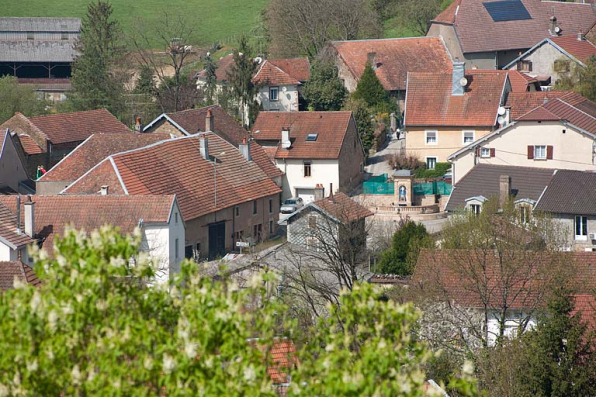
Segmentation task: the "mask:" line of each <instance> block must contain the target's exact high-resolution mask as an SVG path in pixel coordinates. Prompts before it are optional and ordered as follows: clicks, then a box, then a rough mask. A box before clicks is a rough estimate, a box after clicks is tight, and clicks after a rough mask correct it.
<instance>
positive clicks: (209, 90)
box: [203, 55, 217, 105]
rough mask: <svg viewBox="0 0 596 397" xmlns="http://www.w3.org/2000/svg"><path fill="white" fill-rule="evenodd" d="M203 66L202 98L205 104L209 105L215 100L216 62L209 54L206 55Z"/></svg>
mask: <svg viewBox="0 0 596 397" xmlns="http://www.w3.org/2000/svg"><path fill="white" fill-rule="evenodd" d="M203 66H204V69H205V88H204V91H205V98H204V99H203V100H204V101H205V104H206V105H211V104H213V101H214V100H215V95H216V91H217V76H216V75H215V70H216V69H217V63H216V62H215V61H214V60H213V58H212V57H211V55H207V56H206V57H205V62H204V65H203Z"/></svg>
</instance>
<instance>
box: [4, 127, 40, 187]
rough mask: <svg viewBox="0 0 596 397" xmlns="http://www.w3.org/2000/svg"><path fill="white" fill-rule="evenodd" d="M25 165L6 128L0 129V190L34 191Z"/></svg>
mask: <svg viewBox="0 0 596 397" xmlns="http://www.w3.org/2000/svg"><path fill="white" fill-rule="evenodd" d="M30 185H31V184H30V183H29V178H28V177H27V172H26V171H25V166H24V165H23V163H22V162H21V157H20V156H19V153H18V151H17V148H16V146H15V144H14V142H13V141H12V139H11V137H10V133H9V132H8V130H1V129H0V192H2V193H3V194H8V193H34V192H35V189H34V188H33V187H32V186H30Z"/></svg>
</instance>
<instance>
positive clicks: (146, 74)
mask: <svg viewBox="0 0 596 397" xmlns="http://www.w3.org/2000/svg"><path fill="white" fill-rule="evenodd" d="M134 92H135V93H136V94H145V95H153V94H154V93H155V81H154V80H153V71H152V70H151V68H150V67H148V66H142V67H141V71H140V72H139V78H138V79H137V84H136V86H135V90H134Z"/></svg>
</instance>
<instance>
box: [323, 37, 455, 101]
mask: <svg viewBox="0 0 596 397" xmlns="http://www.w3.org/2000/svg"><path fill="white" fill-rule="evenodd" d="M332 46H333V47H334V48H335V50H336V51H337V53H338V55H339V57H340V58H341V59H342V61H343V62H344V63H345V64H346V65H347V67H348V69H349V70H350V72H351V73H352V75H353V76H354V78H355V79H356V80H359V79H360V76H362V73H363V72H364V67H365V65H366V62H367V61H368V54H369V53H372V52H374V53H376V56H375V62H376V63H377V64H378V67H377V69H376V70H375V73H376V74H377V77H378V78H379V81H380V82H381V84H383V87H385V89H386V90H388V91H396V90H405V89H406V80H407V74H408V72H433V73H439V72H451V69H452V64H451V57H450V56H449V53H448V52H447V49H446V47H445V44H444V43H443V40H442V39H441V38H439V37H415V38H404V39H382V40H354V41H335V42H333V43H332ZM373 66H374V65H373Z"/></svg>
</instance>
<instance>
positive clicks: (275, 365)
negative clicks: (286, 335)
mask: <svg viewBox="0 0 596 397" xmlns="http://www.w3.org/2000/svg"><path fill="white" fill-rule="evenodd" d="M269 354H270V357H271V364H270V365H269V366H268V367H267V374H268V375H269V376H270V377H271V381H272V382H273V384H274V385H279V384H282V383H289V382H290V376H289V374H288V372H289V370H291V369H292V368H293V367H295V366H296V365H297V364H298V358H297V357H296V347H295V346H294V343H293V342H292V341H290V340H287V339H280V340H276V341H274V342H273V346H272V347H271V350H270V351H269Z"/></svg>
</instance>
